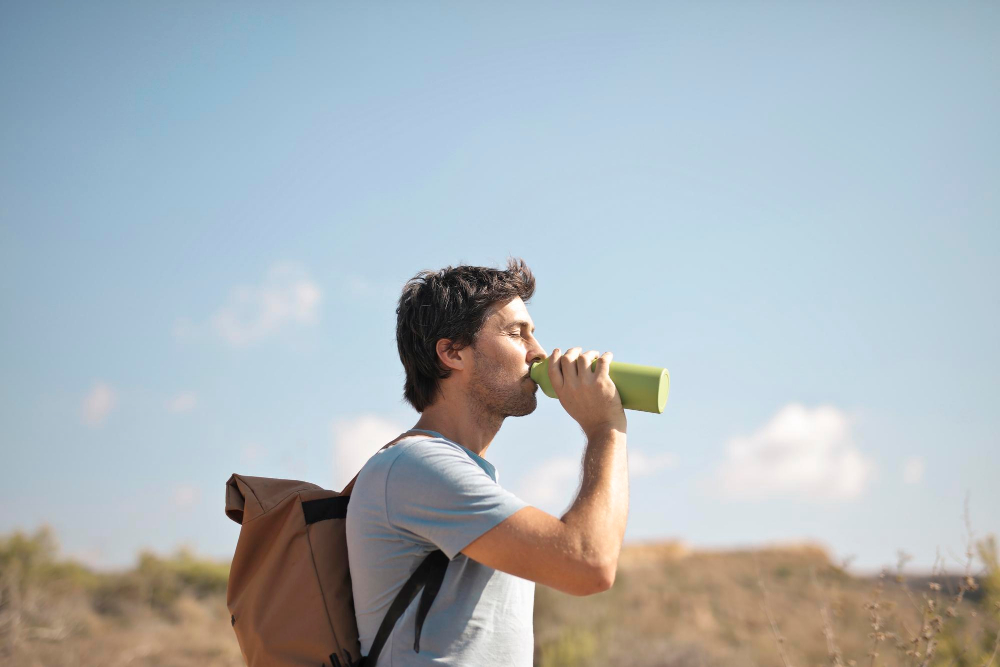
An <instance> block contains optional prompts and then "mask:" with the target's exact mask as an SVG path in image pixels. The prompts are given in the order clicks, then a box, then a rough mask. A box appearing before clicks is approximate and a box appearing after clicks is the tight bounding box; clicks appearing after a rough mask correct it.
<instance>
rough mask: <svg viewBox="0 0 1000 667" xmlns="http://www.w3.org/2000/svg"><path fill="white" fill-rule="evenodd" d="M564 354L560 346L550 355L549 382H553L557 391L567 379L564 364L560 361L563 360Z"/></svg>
mask: <svg viewBox="0 0 1000 667" xmlns="http://www.w3.org/2000/svg"><path fill="white" fill-rule="evenodd" d="M562 356H563V355H562V353H561V352H560V351H559V348H558V347H557V348H555V349H553V350H552V354H550V355H549V382H551V383H552V387H553V389H555V390H556V391H557V392H558V391H559V388H560V387H562V386H563V382H564V381H565V380H564V379H563V373H562V364H560V363H559V362H560V360H562Z"/></svg>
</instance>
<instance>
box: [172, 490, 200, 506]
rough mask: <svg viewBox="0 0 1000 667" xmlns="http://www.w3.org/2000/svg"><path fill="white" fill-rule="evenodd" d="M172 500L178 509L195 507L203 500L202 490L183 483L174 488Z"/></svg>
mask: <svg viewBox="0 0 1000 667" xmlns="http://www.w3.org/2000/svg"><path fill="white" fill-rule="evenodd" d="M172 500H173V504H174V507H176V508H178V509H187V508H189V507H194V506H195V505H197V504H198V502H199V501H200V500H201V490H200V489H198V488H197V487H194V486H191V485H189V484H182V485H180V486H178V487H176V488H175V489H174V494H173V499H172Z"/></svg>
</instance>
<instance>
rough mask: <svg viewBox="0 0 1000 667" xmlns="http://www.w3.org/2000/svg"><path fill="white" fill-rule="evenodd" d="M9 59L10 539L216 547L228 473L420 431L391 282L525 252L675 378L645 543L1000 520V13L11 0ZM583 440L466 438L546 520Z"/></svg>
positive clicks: (957, 562) (928, 7)
mask: <svg viewBox="0 0 1000 667" xmlns="http://www.w3.org/2000/svg"><path fill="white" fill-rule="evenodd" d="M0 62H2V63H3V66H2V67H0V90H2V91H3V94H2V95H0V306H2V329H0V343H2V353H0V378H2V380H0V391H2V400H0V535H2V534H8V533H10V532H11V531H14V530H25V531H33V530H35V529H37V528H38V527H39V526H42V525H46V524H47V525H49V526H51V527H52V528H53V530H54V531H55V534H56V536H57V537H58V539H59V542H60V547H61V553H62V554H63V555H65V556H66V557H72V558H77V559H80V560H82V561H83V562H85V563H88V564H90V565H92V566H94V567H98V568H118V567H127V566H130V565H132V564H133V563H134V562H135V559H136V557H137V554H138V553H139V552H140V550H144V549H145V550H152V551H154V552H156V553H163V554H167V553H172V552H173V551H174V550H175V549H177V548H180V547H182V546H187V547H189V548H192V549H194V550H195V551H196V552H197V553H198V554H201V555H205V556H207V557H213V558H229V557H231V556H232V553H233V549H234V548H235V544H236V540H237V538H238V535H239V526H238V525H236V524H235V523H232V522H231V521H230V520H228V519H227V518H226V516H225V514H224V484H225V482H226V480H227V479H228V477H229V475H230V474H232V473H234V472H237V473H241V474H246V475H255V476H265V477H286V478H294V479H303V480H307V481H310V482H313V483H315V484H319V485H321V486H323V487H326V488H334V489H339V488H341V487H342V486H343V485H344V484H345V483H346V482H347V481H349V480H350V479H351V477H353V475H354V474H355V473H356V472H357V470H358V469H360V467H361V465H363V463H364V461H365V460H366V459H367V457H368V456H370V455H371V454H372V453H374V451H376V450H377V449H378V448H379V447H380V446H381V445H383V444H385V443H386V442H388V441H389V440H391V439H393V438H394V437H395V436H396V435H397V434H399V433H400V432H402V431H405V430H407V429H408V428H410V427H411V426H413V424H415V423H416V420H417V419H418V417H419V415H418V414H417V413H416V412H415V411H414V410H413V409H412V408H411V407H410V406H409V405H408V404H407V403H406V402H405V401H404V400H403V398H402V388H403V381H404V373H403V368H402V365H401V363H400V361H399V356H398V352H397V349H396V343H395V307H396V301H397V299H398V296H399V293H400V290H401V288H402V286H403V285H404V284H405V282H406V281H407V280H408V279H409V278H411V277H413V276H414V275H415V274H416V273H417V272H419V271H422V270H437V269H441V268H444V267H446V266H455V265H459V264H474V265H480V266H492V267H494V268H503V267H504V266H505V264H506V260H507V258H508V257H521V258H523V259H524V260H525V262H526V263H527V264H528V265H529V267H530V268H531V269H532V271H533V273H534V274H535V276H536V280H537V286H536V292H535V295H534V297H533V298H532V299H531V300H529V302H528V311H529V313H530V314H531V316H532V319H533V320H534V323H535V325H536V332H535V335H536V337H537V338H538V340H539V341H540V342H541V344H542V345H543V346H544V347H545V348H546V350H548V351H549V352H551V350H552V349H553V348H555V347H559V348H561V349H563V350H565V349H568V348H569V347H573V346H581V347H583V349H585V350H586V349H594V350H598V351H601V352H603V351H607V350H610V351H612V352H613V353H614V355H615V360H616V361H624V362H629V363H638V364H645V365H652V366H662V367H665V368H667V369H668V370H669V372H670V378H671V389H670V397H669V401H668V402H667V406H666V409H665V410H664V412H663V413H662V414H651V413H643V412H634V411H629V412H628V413H627V415H628V420H629V421H628V445H627V447H628V457H629V468H630V481H629V492H630V497H629V516H628V525H627V530H626V533H625V542H626V544H629V543H637V542H645V541H659V540H681V541H683V542H685V543H687V544H688V545H690V546H691V547H692V548H695V549H730V548H748V547H759V546H763V545H771V544H788V543H793V544H794V543H801V542H812V543H817V544H820V545H822V546H824V547H825V548H827V549H828V550H829V553H830V555H831V558H833V559H834V560H835V561H837V562H847V563H849V564H850V567H851V569H853V570H855V571H858V572H862V571H876V570H877V569H878V568H880V567H891V568H895V567H896V565H897V564H898V561H899V553H900V551H902V552H904V553H905V554H907V556H908V557H909V558H910V560H909V561H908V563H907V564H906V566H905V567H906V570H904V571H906V572H917V571H928V570H930V569H931V568H932V567H934V566H935V564H937V565H938V566H939V567H940V566H944V567H946V568H948V569H952V570H962V569H963V568H964V567H965V564H966V557H965V550H966V545H967V541H968V539H969V533H968V531H967V523H966V507H968V526H969V527H971V529H972V531H973V536H974V537H975V538H982V537H985V536H986V535H989V534H998V533H1000V484H998V483H997V482H998V477H1000V463H998V456H997V452H998V445H1000V411H998V410H997V409H996V407H995V404H996V402H997V399H998V398H1000V352H998V345H997V341H998V340H1000V268H998V267H1000V199H998V191H1000V187H998V185H1000V132H998V130H997V127H998V125H997V122H996V119H997V118H1000V85H997V83H998V81H1000V6H998V5H997V4H996V3H990V2H969V3H947V4H946V3H922V2H906V3H893V2H886V3H877V4H875V5H873V4H871V3H861V2H837V3H807V4H806V3H803V4H792V3H760V2H758V3H733V2H730V3H644V2H624V3H612V4H593V3H548V4H545V5H538V4H537V3H518V2H515V3H504V4H503V5H502V6H500V5H496V4H487V3H420V4H419V5H417V4H404V3H380V4H377V5H372V4H361V3H351V4H348V3H343V4H336V3H312V2H301V3H295V4H292V5H289V4H287V3H286V4H273V3H256V2H251V3H245V2H241V3H227V2H216V3H195V2H187V3H169V4H166V5H163V4H161V5H157V4H155V3H99V2H95V3H65V4H57V3H44V2H43V3H13V2H8V3H4V4H3V6H2V8H0ZM584 447H585V442H584V438H583V435H582V433H581V431H580V429H579V427H578V425H577V424H576V423H575V422H574V421H573V420H572V418H570V417H569V416H568V414H567V413H566V412H565V411H564V410H563V409H562V407H561V406H560V404H559V403H558V401H555V400H552V399H549V398H547V397H545V396H544V395H543V394H542V393H541V392H539V393H538V407H537V409H536V410H535V412H534V413H532V414H531V415H529V416H526V417H520V418H509V419H507V420H506V422H505V423H504V424H503V427H502V428H501V430H500V431H499V433H498V434H497V436H496V438H495V440H494V441H493V443H492V444H491V445H490V447H489V450H488V452H487V455H486V458H487V459H488V460H490V461H491V462H492V463H493V464H494V465H495V466H496V467H497V469H498V471H499V481H500V483H501V485H502V486H504V487H505V488H507V489H510V490H511V491H513V492H514V493H516V494H518V495H519V496H521V497H522V498H524V499H525V500H527V501H529V502H531V503H532V504H535V505H536V506H538V507H540V508H542V509H544V510H546V511H548V512H550V513H552V514H555V515H561V514H562V513H563V512H565V511H566V510H567V509H568V508H569V507H570V506H571V504H572V502H573V500H574V498H575V494H576V491H577V489H578V485H579V475H580V460H581V457H582V455H583V451H584ZM975 567H976V563H975V562H974V563H973V569H975Z"/></svg>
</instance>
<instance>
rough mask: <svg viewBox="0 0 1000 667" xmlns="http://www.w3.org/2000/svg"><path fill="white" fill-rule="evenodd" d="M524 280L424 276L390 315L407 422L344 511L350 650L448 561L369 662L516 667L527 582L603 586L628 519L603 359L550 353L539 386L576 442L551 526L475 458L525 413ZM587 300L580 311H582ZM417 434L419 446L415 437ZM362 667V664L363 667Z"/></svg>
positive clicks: (533, 354) (531, 349)
mask: <svg viewBox="0 0 1000 667" xmlns="http://www.w3.org/2000/svg"><path fill="white" fill-rule="evenodd" d="M534 289H535V280H534V277H533V276H532V274H531V271H530V269H528V267H527V266H526V265H525V264H524V262H523V260H520V259H510V260H508V267H507V270H506V271H501V270H497V269H490V268H484V267H474V266H458V267H447V268H445V269H443V270H441V271H439V272H429V271H422V272H420V273H418V274H417V276H416V277H414V278H413V279H411V280H410V281H408V282H407V284H406V286H405V287H404V289H403V293H402V296H401V297H400V299H399V306H398V308H397V310H396V315H397V324H396V342H397V346H398V348H399V356H400V359H401V361H402V362H403V367H404V369H405V371H406V382H405V385H404V397H405V399H406V400H407V401H408V402H409V403H410V404H411V405H413V407H414V408H415V409H416V410H417V412H419V413H420V415H421V416H420V419H419V420H418V421H417V423H416V425H415V427H414V430H416V431H418V433H416V434H415V435H416V436H417V437H409V438H406V439H403V440H401V441H400V442H399V443H398V444H396V445H393V446H392V447H389V448H387V449H383V450H381V451H379V452H378V453H377V454H375V455H374V456H373V457H372V458H371V459H370V460H369V461H368V463H366V464H365V466H364V467H363V468H362V469H361V472H360V473H359V475H358V479H357V482H356V484H355V487H354V490H353V492H352V496H351V502H350V504H349V505H348V511H347V524H346V527H347V546H348V554H349V565H350V569H351V577H352V586H353V594H354V602H355V614H356V616H357V621H358V631H359V635H360V640H361V651H362V654H363V655H368V653H369V649H370V648H371V645H372V642H373V640H374V637H375V633H376V632H377V631H378V628H379V625H380V624H381V622H382V619H383V618H384V617H385V614H386V612H387V610H388V608H389V605H390V604H391V602H392V600H393V599H394V598H395V596H396V594H397V593H398V592H399V590H400V588H401V587H402V585H403V583H404V582H405V581H406V580H407V578H408V577H409V576H410V574H411V573H412V572H413V571H414V570H415V569H416V567H417V565H418V564H419V563H420V562H421V561H422V560H423V559H424V558H425V557H426V556H427V555H428V554H429V553H431V552H432V551H434V550H436V549H441V550H442V551H443V552H444V554H445V555H446V556H447V557H448V558H449V559H450V560H449V563H448V566H447V570H446V573H445V577H444V581H443V582H442V584H441V588H440V591H439V592H438V594H437V597H436V598H435V599H434V602H433V604H432V606H431V607H430V611H429V613H428V615H427V617H426V619H425V621H424V625H423V628H422V631H421V634H420V652H419V653H417V652H416V651H414V644H413V640H414V633H415V615H416V610H417V606H418V600H419V599H420V598H419V596H418V597H417V598H415V599H414V600H413V602H411V603H410V605H409V607H408V608H407V610H406V612H405V613H404V614H403V615H402V616H401V617H400V619H399V621H398V622H397V623H396V625H395V627H394V628H393V631H392V634H391V635H390V636H389V639H388V640H387V641H386V644H385V647H384V648H383V650H382V653H381V655H380V656H379V658H378V663H377V664H378V666H379V667H385V666H391V667H409V666H412V665H429V664H445V665H463V666H465V665H470V666H475V667H483V666H487V667H489V666H497V667H500V666H503V667H512V666H513V667H529V666H530V665H531V664H532V658H533V643H534V636H533V628H532V616H533V605H534V592H535V589H534V586H535V583H540V584H544V585H546V586H550V587H552V588H555V589H557V590H560V591H563V592H566V593H569V594H571V595H580V596H582V595H591V594H593V593H599V592H601V591H604V590H607V589H608V588H610V587H611V585H612V583H613V582H614V578H615V570H616V567H617V563H618V554H619V551H620V549H621V544H622V539H623V537H624V533H625V522H626V518H627V514H628V472H627V469H628V468H627V461H626V455H625V432H626V419H625V412H624V410H623V409H622V404H621V398H620V396H619V394H618V391H617V389H616V387H615V385H614V383H613V382H612V381H611V378H610V377H609V376H608V365H609V364H610V363H611V359H612V354H611V353H610V352H606V353H605V354H603V355H601V356H600V358H599V360H598V364H597V369H596V372H592V371H590V365H591V363H592V362H593V361H594V359H596V358H598V353H597V352H596V351H593V350H591V351H589V352H586V353H583V354H581V348H579V347H574V348H571V349H569V350H567V351H566V353H565V354H561V353H560V351H559V348H555V349H554V350H553V351H552V355H551V358H550V362H549V377H550V378H551V380H552V384H553V387H554V388H555V390H556V392H557V393H558V395H559V401H560V403H561V404H562V405H563V407H564V408H565V409H566V411H567V412H568V413H569V414H570V416H571V417H573V419H575V420H576V421H577V422H578V423H579V425H580V427H581V429H582V430H583V433H584V435H585V436H586V438H587V448H586V453H585V456H584V460H583V482H582V486H581V488H580V491H579V494H578V496H577V498H576V500H575V501H574V503H573V505H572V507H571V508H570V509H569V511H567V512H566V514H564V515H563V516H562V517H561V518H557V517H555V516H552V515H551V514H548V513H546V512H543V511H542V510H540V509H538V508H536V507H532V506H531V505H529V504H528V503H527V502H525V501H523V500H521V499H520V498H518V497H517V496H515V495H514V494H513V493H511V492H510V491H507V490H505V489H504V488H502V487H501V486H500V484H499V483H498V482H499V479H498V475H497V471H496V469H495V468H494V467H493V465H492V464H490V463H489V462H488V461H487V460H486V459H485V458H484V457H485V456H486V451H487V449H488V448H489V446H490V443H491V442H492V441H493V438H494V436H495V435H496V433H497V431H499V430H500V426H501V425H502V424H503V421H504V419H506V418H507V417H522V416H524V415H528V414H531V413H532V412H533V411H534V410H535V407H536V405H537V398H536V393H537V391H538V385H537V384H535V382H533V381H532V380H531V378H530V377H529V371H530V368H531V363H532V362H533V361H535V360H538V359H544V358H546V356H547V355H546V354H545V351H544V350H543V348H542V347H541V345H540V344H539V342H538V340H537V339H536V338H535V336H534V330H535V327H534V324H533V323H532V319H531V317H530V315H529V314H528V311H527V308H526V306H525V303H526V302H527V301H528V300H529V299H530V298H531V295H532V294H533V293H534ZM592 308H593V306H592V304H590V303H581V304H580V312H581V313H588V312H590V311H591V309H592ZM420 435H427V436H431V437H430V438H429V439H428V438H422V437H419V436H420ZM368 667H374V665H369V666H368Z"/></svg>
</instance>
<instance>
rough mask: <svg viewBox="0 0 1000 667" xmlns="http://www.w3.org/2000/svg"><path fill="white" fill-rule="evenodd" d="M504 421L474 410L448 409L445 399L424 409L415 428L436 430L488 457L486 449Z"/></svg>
mask: <svg viewBox="0 0 1000 667" xmlns="http://www.w3.org/2000/svg"><path fill="white" fill-rule="evenodd" d="M502 423H503V420H502V419H501V420H500V421H499V422H496V423H494V420H491V419H488V418H485V415H481V414H476V413H475V412H474V411H470V410H466V411H462V412H458V411H456V410H454V409H453V406H452V409H448V408H447V407H445V403H444V401H438V402H437V403H435V404H434V405H432V406H430V407H428V408H425V409H424V411H423V413H421V415H420V419H418V420H417V423H416V424H414V425H413V428H419V429H423V430H425V431H436V432H438V433H440V434H441V435H443V436H444V437H446V438H448V439H449V440H451V441H452V442H457V443H458V444H460V445H462V446H463V447H465V448H466V449H468V450H469V451H470V452H474V453H475V454H477V455H478V456H481V457H483V458H486V450H487V449H489V446H490V443H492V442H493V438H494V436H496V434H497V431H499V430H500V425H501V424H502Z"/></svg>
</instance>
